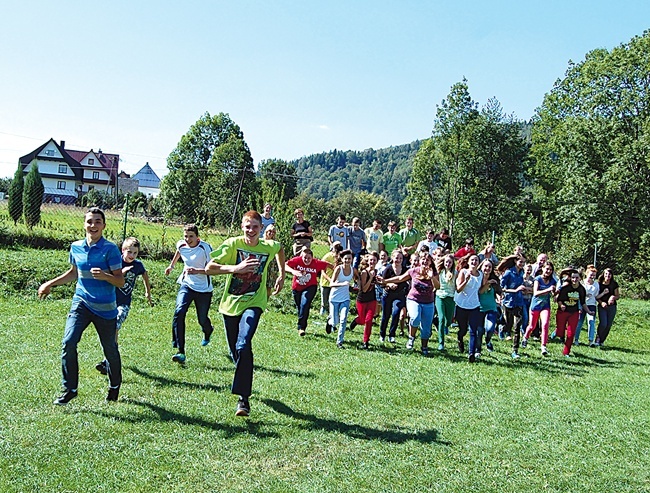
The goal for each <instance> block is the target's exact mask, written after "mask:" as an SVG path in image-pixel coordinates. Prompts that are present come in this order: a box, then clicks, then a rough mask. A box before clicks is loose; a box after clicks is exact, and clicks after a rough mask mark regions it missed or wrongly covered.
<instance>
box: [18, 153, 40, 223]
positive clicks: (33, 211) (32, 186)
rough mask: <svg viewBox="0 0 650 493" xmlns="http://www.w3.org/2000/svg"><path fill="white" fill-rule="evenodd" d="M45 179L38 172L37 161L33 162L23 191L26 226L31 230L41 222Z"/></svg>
mask: <svg viewBox="0 0 650 493" xmlns="http://www.w3.org/2000/svg"><path fill="white" fill-rule="evenodd" d="M44 192H45V187H44V186H43V179H42V178H41V174H40V173H39V172H38V164H37V163H36V160H34V161H32V163H31V168H30V169H29V173H27V176H26V177H25V189H24V190H23V215H24V216H25V224H26V225H27V227H29V228H30V229H31V228H33V227H34V226H36V225H37V224H38V223H39V221H40V220H41V204H42V203H43V193H44Z"/></svg>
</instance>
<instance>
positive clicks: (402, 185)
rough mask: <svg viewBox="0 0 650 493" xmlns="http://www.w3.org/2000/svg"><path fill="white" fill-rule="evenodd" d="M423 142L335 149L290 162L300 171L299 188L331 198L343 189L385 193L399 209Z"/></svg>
mask: <svg viewBox="0 0 650 493" xmlns="http://www.w3.org/2000/svg"><path fill="white" fill-rule="evenodd" d="M421 142H422V141H420V140H416V141H414V142H411V143H410V144H404V145H399V146H391V147H387V148H385V149H366V150H365V151H337V150H333V151H329V152H323V153H321V154H312V155H311V156H305V157H302V158H300V159H297V160H295V161H291V164H293V165H294V166H295V167H296V169H297V171H298V177H299V182H298V191H299V192H308V193H309V194H311V195H312V196H314V197H315V198H322V199H325V200H330V199H332V198H333V197H334V196H335V195H336V194H337V193H338V192H340V191H342V190H364V191H366V192H373V193H376V194H379V195H383V196H384V198H386V200H388V201H389V202H390V203H391V204H393V206H394V207H395V208H396V209H399V207H400V206H401V204H402V201H403V200H404V197H405V196H406V183H407V182H408V180H409V176H410V174H411V166H412V164H413V158H414V157H415V154H416V153H417V151H418V149H419V148H420V144H421Z"/></svg>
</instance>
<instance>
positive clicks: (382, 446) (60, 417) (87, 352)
mask: <svg viewBox="0 0 650 493" xmlns="http://www.w3.org/2000/svg"><path fill="white" fill-rule="evenodd" d="M66 261H67V253H66V252H65V251H40V250H33V249H27V248H12V249H7V248H5V249H2V250H0V286H1V288H0V328H1V330H0V334H1V335H0V337H2V344H0V369H1V371H2V375H3V376H4V378H3V386H2V395H3V399H2V401H3V404H4V412H3V413H1V414H0V491H3V492H31V491H65V492H81V491H106V492H113V491H121V492H161V491H164V492H181V491H219V492H229V491H252V492H364V491H365V492H380V491H381V492H383V491H439V492H466V491H470V490H471V491H477V492H520V491H570V492H593V491H598V492H641V491H650V453H649V448H650V446H649V445H648V444H649V443H650V436H649V435H650V431H649V430H650V423H649V421H650V413H649V412H648V409H650V390H649V386H648V381H650V380H649V377H650V370H649V367H648V356H649V355H650V350H649V349H648V348H647V336H648V327H649V323H648V320H649V319H650V304H648V303H647V302H642V301H632V300H625V299H623V300H621V301H620V307H619V313H618V315H617V319H616V322H615V326H614V329H613V332H612V334H611V336H610V339H609V340H608V346H607V347H606V348H605V349H604V350H599V349H595V348H588V347H585V346H582V345H581V346H579V347H577V348H575V350H574V353H575V357H574V358H571V359H568V360H566V359H565V358H563V357H561V347H560V345H559V344H551V345H550V351H551V357H549V358H548V359H542V357H541V356H540V355H539V351H538V344H536V343H532V344H530V346H529V348H528V349H527V350H525V351H524V357H522V358H521V360H519V361H513V360H511V358H510V356H509V355H510V348H509V346H508V344H507V343H506V342H497V343H496V350H495V352H494V353H492V354H485V355H484V357H483V358H482V359H481V360H480V362H479V363H477V364H474V365H470V364H468V362H467V361H466V358H465V357H464V356H463V355H460V354H459V353H458V352H457V351H456V350H454V349H450V350H448V351H447V352H444V353H440V352H437V351H434V353H433V356H432V357H428V358H425V357H423V356H422V355H421V354H420V353H419V352H418V351H415V352H408V351H406V350H405V349H404V343H405V338H404V337H400V338H398V344H397V345H390V344H386V345H382V344H380V343H379V341H378V336H377V334H376V333H373V337H372V339H371V350H370V351H360V350H357V349H356V348H357V345H358V343H359V342H360V339H361V333H360V330H359V329H356V330H355V331H354V332H351V333H349V336H348V337H347V341H346V348H345V349H344V350H337V349H336V347H335V340H334V336H333V335H326V334H325V331H324V319H323V318H322V317H319V316H318V315H317V313H315V311H313V312H312V319H311V322H310V327H309V329H308V334H307V336H306V337H304V338H299V337H298V336H297V334H296V333H295V329H294V326H295V316H294V315H293V314H291V313H283V312H290V310H288V309H286V308H287V306H288V303H290V302H289V297H290V294H289V291H288V290H287V289H286V288H285V292H284V293H283V298H281V299H280V300H279V301H278V300H276V301H275V302H274V306H276V307H277V308H271V309H269V310H268V311H267V313H266V314H265V315H264V317H263V319H262V324H261V326H260V328H259V330H258V333H257V335H256V337H255V340H254V349H255V358H256V373H255V381H254V395H253V396H252V398H251V405H252V414H251V416H250V418H236V417H235V416H234V409H235V402H236V398H235V397H234V396H233V395H231V393H230V390H229V385H230V383H231V379H232V374H233V366H232V363H231V361H230V360H229V358H228V354H227V349H226V345H225V341H224V340H223V337H221V334H220V333H219V331H217V332H215V335H214V337H213V341H212V343H211V344H210V345H209V346H207V347H201V346H200V344H199V343H200V339H201V333H200V329H199V327H198V324H197V323H196V318H195V315H194V314H193V313H192V311H190V313H189V315H188V348H187V357H188V360H187V364H186V365H185V366H184V367H181V366H179V365H177V364H175V363H172V362H171V360H170V357H171V355H172V354H173V350H172V348H171V344H170V339H171V315H172V312H173V305H174V294H175V289H176V287H175V284H174V276H171V278H165V277H164V275H163V273H162V271H163V270H164V267H165V266H166V265H167V264H166V262H156V261H151V260H148V261H147V260H145V262H146V265H147V268H148V269H149V271H150V274H151V277H152V280H153V286H154V287H153V291H154V299H155V301H156V305H155V306H154V307H153V308H151V307H149V306H147V305H146V303H145V302H144V297H143V290H142V286H141V285H138V288H137V290H136V294H135V295H134V302H133V307H132V310H131V313H130V315H129V319H128V320H127V322H126V324H125V327H124V328H123V330H122V333H121V336H120V349H121V352H122V357H123V364H124V383H123V388H122V393H121V395H120V400H119V401H118V402H117V403H111V404H109V403H106V402H105V401H104V396H105V392H106V386H107V383H106V378H105V377H103V376H102V375H100V374H99V373H98V372H97V371H96V370H95V368H94V366H95V364H96V363H97V362H98V361H99V360H100V359H101V357H102V356H101V350H100V348H99V344H98V340H97V337H96V335H95V334H94V330H93V329H92V328H89V330H87V331H86V333H85V335H84V337H83V339H82V341H81V344H80V346H79V358H80V388H79V397H78V398H77V399H75V400H74V401H72V402H71V403H70V404H69V405H68V406H66V407H63V408H61V407H57V406H54V405H52V401H53V399H54V398H55V397H56V396H57V395H58V393H59V387H60V378H61V376H60V344H61V342H60V341H61V336H62V333H63V325H64V323H65V317H66V314H67V311H68V308H69V304H70V297H71V294H72V286H66V287H59V288H56V289H55V292H54V293H53V295H52V296H51V297H50V298H48V299H47V300H44V301H39V300H37V299H36V293H35V290H36V288H37V286H38V285H39V284H40V282H42V281H43V280H45V279H47V278H49V277H51V276H52V275H54V274H56V273H57V272H60V271H61V270H63V269H65V268H66ZM176 272H177V273H178V272H179V270H178V269H177V271H176ZM217 291H218V293H217V295H216V296H217V297H218V296H219V295H220V287H218V288H217ZM215 308H216V307H215ZM211 313H212V320H213V323H214V325H215V326H216V327H217V328H218V327H220V325H221V320H220V316H219V315H218V313H217V311H216V309H215V310H213V311H212V312H211ZM375 332H376V328H375ZM454 337H455V333H451V334H450V335H449V339H448V346H449V347H450V348H453V347H454V344H453V340H454ZM418 347H419V346H418V345H417V344H416V349H417V348H418Z"/></svg>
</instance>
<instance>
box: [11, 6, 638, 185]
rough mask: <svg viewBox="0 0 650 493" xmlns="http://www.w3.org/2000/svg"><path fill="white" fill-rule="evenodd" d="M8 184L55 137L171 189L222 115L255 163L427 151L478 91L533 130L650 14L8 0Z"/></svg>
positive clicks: (612, 9)
mask: <svg viewBox="0 0 650 493" xmlns="http://www.w3.org/2000/svg"><path fill="white" fill-rule="evenodd" d="M0 12H2V15H0V46H2V49H1V50H0V177H3V176H11V175H12V174H13V172H14V171H15V169H16V166H17V161H18V158H19V157H20V156H22V155H24V154H27V153H28V152H30V151H32V150H33V149H34V148H36V147H37V146H38V145H40V144H42V143H43V142H45V141H46V140H47V139H49V138H50V137H53V138H54V139H56V140H57V141H60V140H65V141H66V147H68V148H72V149H79V150H89V149H90V148H94V149H95V150H97V149H99V148H101V149H102V150H103V151H105V152H112V153H118V154H120V156H121V159H122V163H121V167H122V169H124V170H125V171H127V172H135V171H137V170H138V169H139V168H141V167H142V166H143V165H144V164H145V162H149V163H150V165H151V166H152V167H153V168H154V169H155V170H156V172H158V173H159V174H160V175H162V174H164V173H165V169H166V164H165V163H166V157H167V155H168V154H169V153H170V151H171V150H172V149H173V148H174V147H175V146H176V144H177V143H178V141H179V139H180V137H181V136H182V135H183V134H184V133H185V132H186V131H187V130H188V128H189V127H190V126H191V125H192V124H193V123H194V122H195V121H196V120H197V119H198V118H199V117H200V116H201V115H202V114H203V113H205V112H206V111H207V112H209V113H210V114H216V113H219V112H224V113H228V114H230V116H231V118H232V119H233V120H234V121H235V122H236V123H237V124H238V125H239V126H240V127H241V129H242V131H243V132H244V137H245V139H246V142H247V143H248V145H249V147H250V149H251V153H252V155H253V158H254V159H255V162H256V163H258V162H259V161H260V160H263V159H270V158H281V159H287V160H289V159H294V158H299V157H301V156H304V155H308V154H312V153H317V152H322V151H328V150H331V149H342V150H347V149H353V150H363V149H367V148H369V147H372V148H375V149H377V148H381V147H388V146H390V145H399V144H404V143H407V142H411V141H413V140H415V139H418V138H420V139H421V138H426V137H428V136H429V135H430V134H431V129H432V125H433V119H434V116H435V110H436V105H438V104H440V102H441V101H442V99H443V98H444V97H445V96H446V95H447V94H448V92H449V89H450V87H451V86H452V85H453V84H454V83H456V82H458V81H460V80H462V78H463V77H465V78H467V80H468V83H469V89H470V93H471V95H472V97H473V99H474V100H475V101H477V102H479V103H480V104H484V103H485V102H486V101H487V100H488V99H489V98H491V97H496V98H497V99H498V100H499V101H500V103H501V105H502V107H503V109H504V111H505V112H506V113H508V114H510V113H513V114H515V116H516V117H518V118H520V119H529V118H530V117H532V116H533V114H534V112H535V108H537V107H538V106H539V105H540V104H541V102H542V100H543V97H544V94H545V93H547V92H548V91H550V90H551V88H552V86H553V83H554V81H555V80H556V79H558V78H559V77H562V76H563V74H564V72H565V70H566V68H567V63H568V61H569V60H573V61H580V60H582V59H583V58H584V55H585V54H586V53H587V52H588V51H590V50H592V49H595V48H607V49H611V48H613V47H614V46H617V45H619V44H621V43H625V42H627V41H629V40H630V39H631V38H632V37H633V36H635V35H641V34H642V33H643V31H644V30H645V29H648V28H649V27H650V2H648V1H647V0H643V1H641V0H620V1H618V2H611V1H610V2H603V1H591V2H582V1H580V2H571V1H569V0H566V1H556V0H551V1H546V2H522V1H517V2H515V1H492V2H481V1H466V2H439V1H434V0H431V1H415V0H401V1H384V0H374V1H372V2H371V1H365V0H364V1H352V0H350V1H346V2H343V1H338V0H331V1H327V2H322V1H321V2H312V1H301V2H298V1H273V0H268V1H259V2H254V1H228V2H225V1H218V0H214V1H207V0H206V1H191V0H190V1H185V2H175V3H173V4H172V3H169V4H168V3H166V2H154V1H119V0H117V1H113V2H101V3H100V2H94V1H87V2H82V1H75V2H73V1H61V2H49V1H47V2H46V1H25V2H15V1H14V2H9V1H5V0H0Z"/></svg>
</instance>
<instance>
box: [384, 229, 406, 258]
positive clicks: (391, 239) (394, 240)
mask: <svg viewBox="0 0 650 493" xmlns="http://www.w3.org/2000/svg"><path fill="white" fill-rule="evenodd" d="M401 244H402V237H401V236H400V234H399V233H397V232H395V233H393V234H390V233H384V248H386V253H387V254H388V255H390V254H391V253H393V250H395V249H396V248H397V247H398V246H400V245H401Z"/></svg>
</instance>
